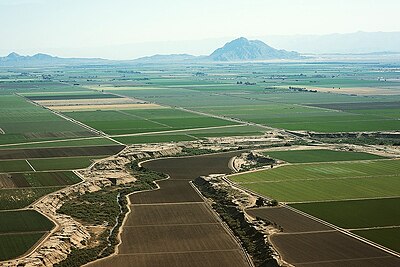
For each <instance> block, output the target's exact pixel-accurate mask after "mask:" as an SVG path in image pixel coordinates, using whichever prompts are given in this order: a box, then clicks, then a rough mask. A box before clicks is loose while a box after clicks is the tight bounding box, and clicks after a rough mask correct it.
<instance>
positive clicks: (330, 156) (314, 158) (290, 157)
mask: <svg viewBox="0 0 400 267" xmlns="http://www.w3.org/2000/svg"><path fill="white" fill-rule="evenodd" d="M264 154H265V155H268V156H270V157H273V158H275V159H280V160H284V161H287V162H290V163H308V162H327V161H328V162H329V161H348V160H371V159H383V158H384V157H381V156H378V155H373V154H368V153H362V152H348V151H335V150H326V149H316V150H288V151H267V152H264Z"/></svg>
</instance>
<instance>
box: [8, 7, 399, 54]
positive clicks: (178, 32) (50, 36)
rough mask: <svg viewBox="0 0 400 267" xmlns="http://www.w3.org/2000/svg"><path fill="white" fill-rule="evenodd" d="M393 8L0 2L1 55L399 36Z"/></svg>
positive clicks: (184, 49)
mask: <svg viewBox="0 0 400 267" xmlns="http://www.w3.org/2000/svg"><path fill="white" fill-rule="evenodd" d="M398 10H400V3H399V2H398V1H394V0H382V1H375V0H367V1H361V0H354V1H351V3H349V1H344V0H340V1H316V0H303V1H302V0H284V1H279V2H276V1H270V0H267V1H265V0H264V1H261V0H253V1H251V2H249V1H241V0H233V1H227V0H221V1H218V2H216V1H211V0H205V1H202V2H201V3H200V2H197V1H179V0H171V1H168V2H167V1H161V0H150V1H146V2H145V3H144V2H142V1H128V0H116V1H112V2H110V1H106V0H97V1H95V0H86V1H77V0H68V1H67V0H58V1H50V0H0V22H1V24H2V25H6V26H7V27H2V28H1V29H0V34H1V36H3V37H4V38H3V40H2V44H1V45H0V54H1V55H7V54H8V53H10V52H12V51H15V52H17V53H20V54H24V55H26V54H29V55H32V54H35V53H48V54H52V55H56V56H60V57H101V58H109V59H132V58H137V57H141V56H148V55H152V54H170V53H190V54H194V55H205V54H209V53H211V52H212V50H213V49H215V48H217V47H219V46H221V45H223V44H224V43H225V42H227V41H229V40H231V39H234V38H237V37H241V36H244V37H246V38H249V39H256V38H257V39H261V40H263V41H266V42H267V43H268V44H271V45H272V46H275V47H276V48H279V49H280V48H283V49H289V50H294V48H293V47H292V46H291V45H290V43H292V42H293V41H290V40H289V41H288V40H286V42H285V41H284V40H283V39H285V38H286V39H287V38H292V37H293V36H300V37H301V36H303V37H304V36H305V35H312V36H314V35H316V36H320V35H329V34H335V33H340V34H345V33H353V32H359V31H362V32H397V31H400V23H398V21H397V11H398ZM244 21H245V23H243V22H244ZM298 45H299V46H300V48H301V44H298ZM277 46H278V47H277ZM328 48H329V47H327V49H328ZM302 49H303V50H304V51H301V50H302ZM296 50H300V51H299V52H309V51H306V50H310V49H308V48H307V47H306V46H303V48H301V49H296ZM360 51H363V50H360ZM366 51H367V50H366Z"/></svg>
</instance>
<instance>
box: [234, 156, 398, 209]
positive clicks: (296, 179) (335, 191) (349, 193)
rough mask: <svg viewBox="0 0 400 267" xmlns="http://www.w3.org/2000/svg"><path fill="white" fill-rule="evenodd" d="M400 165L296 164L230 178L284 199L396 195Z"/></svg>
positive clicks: (305, 199) (303, 199)
mask: <svg viewBox="0 0 400 267" xmlns="http://www.w3.org/2000/svg"><path fill="white" fill-rule="evenodd" d="M399 167H400V161H399V160H379V161H359V162H338V163H313V164H296V165H286V166H281V167H278V168H274V169H269V170H264V171H256V172H250V173H244V174H239V175H234V176H231V177H230V179H231V180H232V181H234V182H237V183H239V184H241V185H242V186H244V187H246V188H248V189H250V190H253V191H255V192H257V193H260V194H262V195H265V196H268V197H272V198H275V199H277V200H280V201H284V202H309V201H325V200H347V199H360V198H376V197H377V198H379V197H397V196H399V192H398V188H399V186H400V179H399V177H400V174H399V172H398V170H399Z"/></svg>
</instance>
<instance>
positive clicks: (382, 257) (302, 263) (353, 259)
mask: <svg viewBox="0 0 400 267" xmlns="http://www.w3.org/2000/svg"><path fill="white" fill-rule="evenodd" d="M386 258H391V256H377V257H361V258H351V259H341V260H326V261H311V262H310V261H306V262H295V263H294V264H301V265H309V264H318V263H329V262H346V261H359V260H371V259H386Z"/></svg>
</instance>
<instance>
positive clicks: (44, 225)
mask: <svg viewBox="0 0 400 267" xmlns="http://www.w3.org/2000/svg"><path fill="white" fill-rule="evenodd" d="M0 215H1V216H0V235H2V234H7V233H18V232H28V233H29V232H47V231H50V230H51V229H52V228H53V227H54V224H53V223H52V222H51V221H49V220H48V219H47V218H46V217H45V216H43V215H42V214H40V213H39V212H37V211H34V210H22V211H1V212H0Z"/></svg>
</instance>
